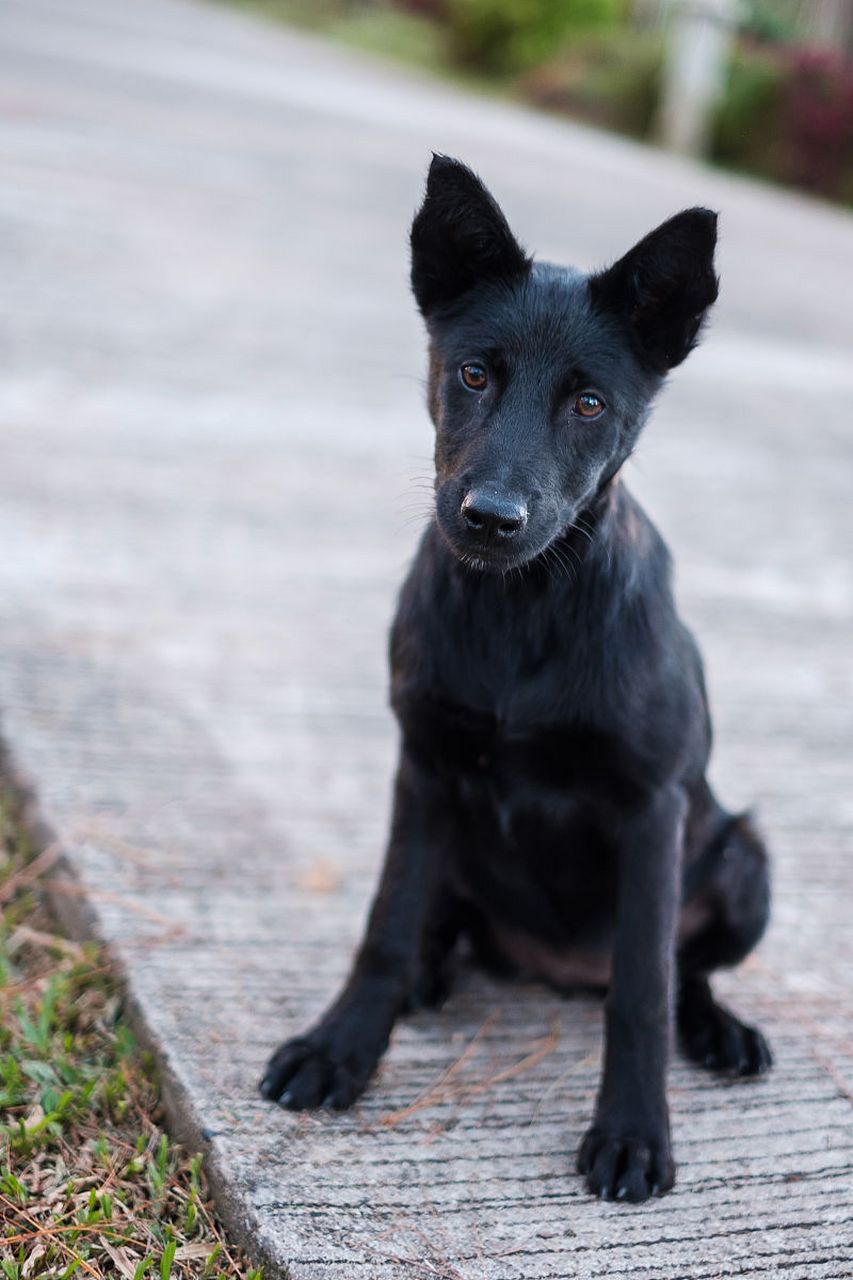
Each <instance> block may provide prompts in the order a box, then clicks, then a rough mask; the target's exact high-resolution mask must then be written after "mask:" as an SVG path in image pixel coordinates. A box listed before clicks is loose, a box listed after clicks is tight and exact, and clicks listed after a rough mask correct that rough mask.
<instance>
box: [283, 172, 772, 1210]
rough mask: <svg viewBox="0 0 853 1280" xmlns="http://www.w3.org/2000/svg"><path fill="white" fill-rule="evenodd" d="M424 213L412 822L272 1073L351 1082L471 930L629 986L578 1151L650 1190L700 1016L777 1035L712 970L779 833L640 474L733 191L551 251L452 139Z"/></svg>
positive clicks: (708, 1028) (318, 1090) (357, 1081)
mask: <svg viewBox="0 0 853 1280" xmlns="http://www.w3.org/2000/svg"><path fill="white" fill-rule="evenodd" d="M411 242H412V286H413V289H414V293H415V297H416V299H417V302H418V305H419V307H420V309H421V311H422V313H423V315H424V317H425V319H426V323H427V327H428V330H429V335H430V376H429V407H430V412H431V414H432V418H433V421H434V423H435V426H436V433H437V435H436V448H435V463H436V472H437V478H436V502H435V508H436V510H435V518H434V519H433V520H432V522H431V523H430V525H429V526H428V528H427V530H426V532H425V534H424V537H423V540H422V542H421V545H420V549H419V551H418V554H417V556H416V558H415V562H414V564H413V566H412V570H411V572H410V574H409V576H408V578H407V580H406V583H405V585H404V587H403V590H402V594H401V597H400V604H399V609H398V612H397V617H396V620H395V622H394V626H393V629H392V633H391V668H392V701H393V706H394V710H395V712H396V715H397V718H398V720H399V723H400V729H401V735H402V743H401V753H400V764H399V771H398V774H397V781H396V790H395V799H394V816H393V822H392V828H391V837H390V844H389V848H388V854H387V858H386V862H385V868H384V871H383V873H382V880H381V884H380V887H379V891H378V894H377V897H376V899H375V901H374V904H373V908H372V911H371V914H370V921H369V924H368V928H367V935H366V937H365V939H364V942H363V943H362V946H361V949H360V950H359V952H358V956H357V958H356V961H355V964H354V967H353V970H352V973H351V975H350V978H349V980H348V982H347V984H346V986H345V987H344V990H343V992H342V993H341V995H340V996H339V997H338V999H337V1001H336V1002H335V1003H334V1004H333V1005H332V1006H331V1008H330V1009H329V1010H328V1012H327V1013H326V1014H325V1015H324V1017H323V1018H322V1019H321V1021H320V1022H319V1024H318V1025H317V1026H315V1027H314V1028H313V1030H311V1031H310V1032H308V1034H307V1035H305V1036H304V1037H302V1038H300V1039H296V1040H290V1041H288V1042H287V1043H285V1044H284V1045H283V1046H282V1047H281V1048H280V1049H279V1050H278V1051H277V1052H276V1053H275V1054H274V1056H273V1058H272V1060H271V1061H270V1064H269V1067H268V1069H267V1072H266V1075H265V1077H264V1080H263V1082H262V1086H261V1088H262V1092H263V1093H264V1095H265V1096H266V1097H268V1098H274V1099H278V1100H279V1101H280V1102H281V1103H282V1104H283V1105H284V1106H287V1107H291V1108H306V1107H317V1106H323V1105H325V1106H330V1107H347V1106H349V1105H350V1103H351V1102H352V1101H353V1100H354V1099H355V1098H356V1097H357V1096H358V1095H359V1093H361V1091H362V1090H363V1089H364V1087H365V1085H366V1083H367V1081H368V1079H369V1078H370V1075H371V1073H372V1072H373V1069H374V1067H375V1066H376V1064H377V1062H378V1061H379V1058H380V1056H381V1055H382V1053H383V1051H384V1050H385V1048H386V1046H387V1044H388V1038H389V1035H390V1032H391V1029H392V1027H393V1026H394V1022H395V1020H396V1019H397V1018H398V1017H399V1016H400V1014H401V1013H402V1012H403V1011H404V1010H405V1009H407V1008H409V1007H412V1006H413V1005H418V1004H426V1005H433V1004H436V1003H438V1002H439V1001H440V1000H441V999H442V997H443V996H444V995H445V994H446V992H447V989H448V981H449V971H450V958H451V954H452V951H453V949H454V947H455V944H456V942H457V940H458V939H459V938H460V936H462V935H467V936H468V938H469V939H470V940H471V943H472V944H473V947H474V950H475V953H476V954H477V955H478V956H479V957H480V958H481V959H482V960H483V961H485V962H486V963H488V964H489V965H490V966H491V967H492V968H495V967H500V968H502V969H504V970H514V971H519V970H520V971H524V972H526V973H528V974H530V973H533V974H537V975H539V976H541V977H543V978H545V979H546V980H547V981H550V982H552V983H554V984H556V985H558V986H559V987H561V988H567V987H571V986H577V985H586V986H589V985H597V986H601V987H604V986H607V987H608V988H609V994H608V997H607V1005H606V1052H605V1064H604V1073H603V1078H602V1083H601V1089H600V1093H599V1097H598V1103H597V1108H596V1113H595V1118H594V1121H593V1124H592V1127H591V1129H590V1130H589V1132H588V1133H587V1135H586V1137H585V1138H584V1141H583V1143H582V1145H581V1149H580V1154H579V1157H578V1169H579V1171H580V1172H581V1173H583V1174H585V1175H586V1182H587V1186H588V1187H589V1188H590V1190H591V1191H593V1192H595V1193H596V1194H597V1195H600V1196H603V1197H605V1198H611V1197H613V1198H618V1199H626V1200H632V1201H639V1200H645V1199H646V1198H647V1197H648V1196H649V1195H650V1194H654V1193H655V1192H662V1191H666V1190H667V1189H668V1188H669V1187H671V1186H672V1183H673V1179H674V1166H673V1161H672V1156H671V1154H670V1138H669V1118H668V1111H667V1102H666V1068H667V1059H668V1054H669V1043H670V1038H671V1031H672V1024H673V1021H674V1020H675V1021H676V1023H677V1026H678V1031H679V1033H680V1037H681V1041H682V1043H683V1046H684V1049H685V1051H686V1053H687V1054H688V1056H689V1057H690V1058H692V1059H694V1060H695V1061H696V1062H699V1063H700V1064H702V1065H703V1066H705V1067H708V1068H711V1069H713V1070H716V1071H723V1072H730V1073H734V1074H737V1075H753V1074H757V1073H760V1072H762V1071H765V1070H767V1068H768V1067H769V1066H770V1063H771V1058H770V1053H769V1050H768V1048H767V1045H766V1043H765V1041H764V1039H763V1038H762V1036H761V1035H760V1033H759V1032H758V1031H756V1030H754V1029H753V1028H751V1027H747V1026H744V1025H743V1024H742V1023H741V1022H739V1021H738V1020H737V1019H736V1018H735V1017H734V1015H733V1014H731V1013H729V1012H728V1011H727V1010H726V1009H724V1008H722V1007H721V1006H720V1005H719V1004H717V1003H716V1001H715V1000H714V997H713V995H712V992H711V988H710V985H709V982H708V974H709V973H710V972H711V971H712V970H713V969H715V968H717V967H718V966H720V965H733V964H735V963H737V962H738V961H739V960H741V959H742V958H743V957H744V956H745V955H746V954H747V953H748V952H749V951H750V950H751V948H752V947H753V946H754V945H755V943H756V942H757V941H758V939H759V938H760V937H761V934H762V932H763V930H764V927H765V923H766V920H767V912H768V897H769V895H768V875H767V857H766V853H765V850H764V846H763V844H762V842H761V840H760V838H759V837H758V835H757V834H756V832H755V831H754V829H753V828H752V827H751V825H750V823H749V821H748V820H747V818H746V817H745V816H743V815H741V816H733V815H731V814H729V813H727V812H726V811H725V810H724V809H723V808H722V807H721V806H720V805H719V804H718V802H717V800H716V799H715V797H714V795H713V794H712V792H711V790H710V788H709V786H708V783H707V782H706V780H705V769H706V765H707V761H708V755H709V750H710V744H711V728H710V721H709V716H708V709H707V702H706V697H705V689H704V683H703V675H702V662H701V659H700V657H699V654H698V652H697V649H696V646H695V644H694V641H693V639H692V637H691V636H690V634H689V632H688V631H687V630H686V629H685V627H684V626H683V625H682V623H681V622H680V621H679V619H678V616H677V614H676V612H675V606H674V604H673V599H672V594H671V587H670V558H669V555H668V552H667V550H666V547H665V546H664V544H663V542H662V540H661V538H660V535H659V534H658V533H657V531H656V530H655V528H654V526H653V525H652V524H651V523H650V521H649V519H648V517H647V516H646V515H645V514H644V513H643V511H642V510H641V508H640V507H639V506H638V505H637V503H636V502H635V501H634V500H633V499H632V498H631V496H630V495H629V494H628V492H627V490H626V489H625V487H624V485H623V484H622V483H621V481H620V480H619V471H620V468H621V467H622V464H623V463H624V462H625V460H626V458H627V457H628V456H629V454H630V453H631V451H632V449H633V448H634V445H635V443H636V441H637V437H638V435H639V433H640V430H641V428H642V426H643V424H644V422H645V420H646V418H647V416H648V413H649V408H650V406H651V402H652V400H653V398H654V395H655V393H656V392H657V390H658V388H659V387H660V386H661V383H662V381H663V379H664V377H665V375H666V373H667V371H668V370H669V369H671V368H673V367H674V366H675V365H677V364H680V363H681V361H682V360H683V359H684V358H685V356H686V355H687V354H688V352H689V351H690V350H691V349H692V347H693V346H694V345H695V344H696V341H697V338H698V335H699V331H700V328H701V326H702V321H703V318H704V316H705V313H706V311H707V309H708V308H709V307H710V305H711V304H712V303H713V301H714V299H715V298H716V296H717V278H716V275H715V273H714V246H715V242H716V216H715V215H714V214H713V213H710V212H709V211H708V210H707V209H688V210H687V211H686V212H684V213H680V214H677V215H676V216H675V217H674V218H671V219H670V220H669V221H668V222H665V223H664V224H663V225H662V226H660V227H658V228H657V230H656V231H653V232H651V234H650V235H648V236H646V238H645V239H644V240H641V241H640V243H639V244H637V245H636V246H635V247H634V248H633V249H631V251H630V252H629V253H627V254H626V255H625V257H623V258H621V259H620V260H619V261H618V262H617V263H616V264H615V266H612V267H610V268H609V270H606V271H602V272H598V273H596V274H593V275H590V276H586V275H582V274H580V273H578V272H576V271H572V270H568V269H566V268H563V267H554V266H549V265H546V264H544V263H531V261H530V259H529V258H528V257H526V256H525V254H524V252H523V251H522V249H521V248H520V247H519V245H518V243H517V241H516V240H515V239H514V237H513V235H512V232H511V231H510V229H509V227H508V226H507V223H506V221H505V219H504V217H503V214H502V213H501V211H500V209H499V208H498V206H497V204H496V203H495V201H494V200H493V199H492V197H491V196H490V195H489V193H488V192H487V191H486V189H485V188H484V187H483V186H482V184H481V183H480V181H479V180H478V179H477V177H475V175H474V174H473V173H472V172H471V171H470V170H469V169H467V168H465V166H464V165H461V164H459V163H458V162H456V161H454V160H450V159H448V158H446V157H443V156H436V157H435V159H434V160H433V163H432V167H431V169H430V173H429V180H428V184H427V193H426V198H425V200H424V203H423V206H422V208H421V210H420V212H419V213H418V214H417V216H416V218H415V221H414V224H413V226H412V236H411Z"/></svg>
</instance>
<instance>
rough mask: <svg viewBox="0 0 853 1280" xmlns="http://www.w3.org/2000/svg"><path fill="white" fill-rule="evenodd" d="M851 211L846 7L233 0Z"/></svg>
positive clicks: (851, 85) (837, 0)
mask: <svg viewBox="0 0 853 1280" xmlns="http://www.w3.org/2000/svg"><path fill="white" fill-rule="evenodd" d="M234 3H237V4H242V5H245V6H246V7H250V8H254V9H256V10H259V11H262V12H264V13H267V14H269V15H271V16H274V17H276V18H280V19H281V20H283V21H291V22H298V23H300V24H302V25H304V26H306V27H310V28H313V29H314V30H319V31H324V32H326V33H327V34H329V35H331V36H333V37H334V38H336V39H338V40H341V41H344V42H346V43H349V44H351V45H354V46H357V47H361V48H363V49H368V50H372V51H374V52H377V53H381V54H384V55H387V56H390V57H394V58H398V59H400V60H402V61H406V62H410V63H412V64H413V65H419V66H422V67H428V68H429V69H431V70H433V71H439V72H441V73H443V74H445V75H447V76H453V77H456V78H463V79H465V80H467V81H468V82H469V83H470V84H473V85H477V86H479V87H480V88H482V89H483V90H484V91H491V92H495V93H500V94H504V95H511V96H512V97H514V98H518V99H520V100H522V101H526V102H530V103H533V104H535V105H536V106H539V107H543V108H545V109H546V110H549V111H554V112H557V113H559V114H562V115H565V116H568V117H570V118H572V119H576V120H583V121H586V122H588V123H590V124H594V125H598V126H600V127H602V128H605V129H613V130H616V131H617V132H619V133H624V134H627V135H628V136H630V137H634V138H641V139H645V140H647V141H657V142H660V143H661V144H662V145H664V146H668V147H671V148H673V149H676V150H681V151H685V152H689V153H691V154H693V155H697V156H704V157H706V158H707V159H709V160H711V161H712V162H713V163H716V164H720V165H724V166H726V167H728V168H732V169H736V170H740V171H742V172H744V173H750V174H754V175H756V176H758V177H762V178H768V179H771V180H773V181H775V182H782V183H788V184H790V185H792V186H796V187H800V188H801V189H803V190H805V191H811V192H814V193H815V194H818V195H823V196H826V197H828V198H829V199H832V200H838V201H841V202H844V203H847V204H851V203H853V3H851V0H315V2H313V3H312V2H310V0H234Z"/></svg>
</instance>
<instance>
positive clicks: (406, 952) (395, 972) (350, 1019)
mask: <svg viewBox="0 0 853 1280" xmlns="http://www.w3.org/2000/svg"><path fill="white" fill-rule="evenodd" d="M445 813H446V808H445V806H443V805H442V804H441V803H440V800H439V799H438V797H437V796H436V794H435V790H434V783H433V782H432V781H431V780H430V779H429V778H427V777H425V776H424V774H423V773H422V771H420V770H419V769H418V768H417V767H416V766H415V765H414V764H413V763H412V762H411V761H410V760H409V759H408V758H407V756H406V754H405V751H404V753H403V755H402V757H401V760H400V766H399V769H398V772H397V781H396V785H395V792H394V815H393V820H392V825H391V836H390V840H389V844H388V852H387V855H386V858H385V866H384V868H383V872H382V878H381V880H380V884H379V889H378V891H377V893H376V897H375V898H374V901H373V905H372V907H371V911H370V916H369V919H368V924H367V931H366V933H365V937H364V940H363V942H362V944H361V947H360V948H359V950H358V953H357V955H356V958H355V962H354V964H353V967H352V970H351V972H350V976H349V978H348V980H347V982H346V984H345V986H344V988H343V990H342V992H341V994H340V995H339V996H338V998H337V1000H336V1001H335V1002H334V1004H333V1005H332V1006H331V1007H330V1008H329V1009H328V1010H327V1011H326V1013H325V1014H324V1015H323V1017H322V1018H321V1019H320V1021H319V1022H318V1023H317V1025H316V1026H315V1027H313V1028H312V1029H311V1030H310V1031H309V1032H307V1034H305V1035H304V1036H299V1037H297V1038H296V1039H293V1040H287V1041H285V1042H284V1044H282V1045H281V1046H280V1047H279V1048H278V1049H277V1050H276V1052H275V1053H274V1054H273V1056H272V1058H271V1059H270V1061H269V1063H268V1065H267V1069H266V1072H265V1074H264V1077H263V1079H262V1081H261V1086H260V1088H261V1093H262V1094H263V1095H264V1097H266V1098H270V1099H274V1100H277V1101H278V1102H280V1103H281V1104H282V1105H283V1106H286V1107H290V1108H292V1109H293V1110H305V1109H308V1108H311V1107H318V1106H328V1107H334V1108H338V1109H342V1108H345V1107H348V1106H349V1105H350V1104H351V1103H352V1102H354V1101H355V1099H356V1098H357V1097H358V1095H359V1094H360V1093H361V1092H362V1091H363V1089H364V1087H365V1085H366V1084H367V1082H368V1080H369V1079H370V1076H371V1075H372V1074H373V1070H374V1068H375V1066H376V1064H377V1063H378V1061H379V1059H380V1058H381V1056H382V1054H383V1053H384V1051H385V1049H386V1047H387V1045H388V1038H389V1036H390V1034H391V1030H392V1028H393V1026H394V1023H395V1022H396V1020H397V1018H398V1017H399V1015H400V1013H401V1012H402V1010H403V1008H404V1005H405V1003H406V1000H407V997H408V995H409V992H410V987H411V981H412V975H413V972H414V968H415V962H416V959H417V954H418V948H419V946H420V941H421V935H422V931H423V925H424V920H425V918H426V916H427V913H428V911H429V908H430V904H431V901H432V898H433V894H434V891H435V886H436V883H437V879H438V874H439V866H438V864H439V862H440V858H441V849H442V847H443V841H442V840H441V839H440V838H439V828H440V826H441V823H442V821H443V820H444V815H445Z"/></svg>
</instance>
